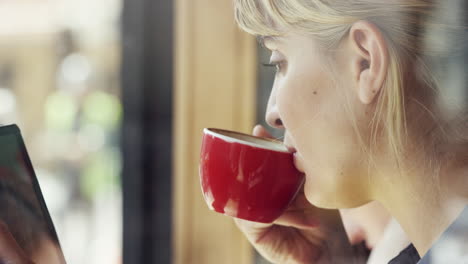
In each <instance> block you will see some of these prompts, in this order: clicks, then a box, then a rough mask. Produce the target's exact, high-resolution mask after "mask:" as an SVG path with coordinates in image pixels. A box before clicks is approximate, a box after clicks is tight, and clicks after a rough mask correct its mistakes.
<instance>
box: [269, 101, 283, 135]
mask: <svg viewBox="0 0 468 264" xmlns="http://www.w3.org/2000/svg"><path fill="white" fill-rule="evenodd" d="M265 119H266V122H267V124H268V125H269V126H271V127H273V128H278V129H283V128H284V126H283V121H282V120H281V117H280V115H279V112H278V109H277V107H276V105H274V106H271V107H270V106H269V107H268V108H267V112H266V117H265Z"/></svg>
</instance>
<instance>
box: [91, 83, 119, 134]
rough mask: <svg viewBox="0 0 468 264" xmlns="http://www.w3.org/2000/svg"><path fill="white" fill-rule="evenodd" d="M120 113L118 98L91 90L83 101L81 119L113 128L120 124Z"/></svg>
mask: <svg viewBox="0 0 468 264" xmlns="http://www.w3.org/2000/svg"><path fill="white" fill-rule="evenodd" d="M121 114H122V106H121V104H120V100H119V99H118V98H117V97H116V96H114V95H112V94H108V93H105V92H102V91H93V92H92V93H90V94H89V95H88V96H87V97H86V98H85V100H84V102H83V115H84V116H83V118H84V120H83V121H84V122H85V123H92V124H96V125H99V126H102V127H104V128H106V129H114V128H116V127H117V126H118V125H119V124H120V118H121Z"/></svg>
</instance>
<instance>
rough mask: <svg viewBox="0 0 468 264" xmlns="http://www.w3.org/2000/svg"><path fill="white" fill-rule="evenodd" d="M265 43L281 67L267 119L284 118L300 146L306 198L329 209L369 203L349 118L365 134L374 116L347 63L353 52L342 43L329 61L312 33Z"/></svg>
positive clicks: (291, 139) (272, 60) (287, 137)
mask: <svg viewBox="0 0 468 264" xmlns="http://www.w3.org/2000/svg"><path fill="white" fill-rule="evenodd" d="M264 45H265V47H266V48H267V49H269V50H270V51H271V58H270V63H271V64H275V65H276V66H277V73H276V77H275V82H274V84H273V88H272V91H271V95H270V99H269V103H268V107H267V116H266V118H267V121H268V122H269V124H270V125H276V126H278V124H280V122H278V121H277V120H281V122H282V125H283V126H284V128H285V129H286V135H285V143H286V144H287V145H292V146H293V147H295V148H296V149H297V154H298V155H297V156H298V158H297V165H298V166H299V167H300V168H301V169H302V170H304V172H305V173H306V182H305V194H306V197H307V199H308V200H309V201H310V202H311V203H313V204H314V205H317V206H319V207H324V208H347V207H354V206H358V205H361V204H363V203H365V202H367V200H366V199H367V198H366V196H365V195H364V194H365V192H366V189H365V183H366V182H367V175H366V168H367V165H366V164H364V162H362V160H364V159H365V155H364V153H362V151H361V146H360V145H359V140H358V138H357V136H356V133H355V130H354V128H353V124H352V122H351V119H350V118H349V116H350V114H352V115H354V116H355V118H356V122H357V125H358V127H364V134H365V133H366V131H365V128H366V125H363V124H368V119H369V117H367V116H366V114H365V112H366V109H365V108H366V106H365V105H363V104H362V103H360V101H359V100H358V98H357V96H356V92H355V90H356V88H355V83H354V81H353V78H352V76H353V75H352V74H353V73H352V72H351V70H350V69H351V67H348V57H349V56H351V55H352V52H348V49H347V48H346V46H343V47H342V48H340V49H339V50H338V51H336V52H335V53H334V54H335V55H334V56H333V57H334V58H332V59H331V60H330V59H329V58H327V57H326V56H327V55H325V54H324V53H323V52H321V50H320V49H319V46H318V44H317V42H316V41H315V40H314V39H313V38H312V37H310V36H303V35H299V34H288V35H285V36H283V37H278V38H273V39H271V38H265V40H264ZM327 65H328V66H327ZM330 68H332V70H333V72H332V71H331V70H330ZM347 101H349V102H348V103H349V106H350V108H349V110H348V108H347ZM350 111H351V112H350Z"/></svg>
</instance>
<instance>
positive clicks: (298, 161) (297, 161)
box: [286, 146, 304, 173]
mask: <svg viewBox="0 0 468 264" xmlns="http://www.w3.org/2000/svg"><path fill="white" fill-rule="evenodd" d="M286 147H287V148H288V150H289V152H291V153H293V157H294V166H295V167H296V169H297V170H298V171H300V172H301V173H304V167H303V164H302V158H301V155H300V154H299V153H298V152H297V150H296V148H295V147H292V146H286Z"/></svg>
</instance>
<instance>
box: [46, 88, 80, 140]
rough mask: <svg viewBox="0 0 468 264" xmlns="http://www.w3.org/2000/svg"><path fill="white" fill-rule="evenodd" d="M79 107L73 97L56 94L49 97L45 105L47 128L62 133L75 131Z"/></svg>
mask: <svg viewBox="0 0 468 264" xmlns="http://www.w3.org/2000/svg"><path fill="white" fill-rule="evenodd" d="M77 112H78V107H77V105H76V102H75V100H74V98H73V97H72V96H71V95H68V94H65V93H63V92H56V93H53V94H51V95H49V97H47V101H46V104H45V119H46V125H47V127H49V128H51V129H55V130H60V131H70V130H72V129H73V124H74V122H75V118H76V114H77Z"/></svg>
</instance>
